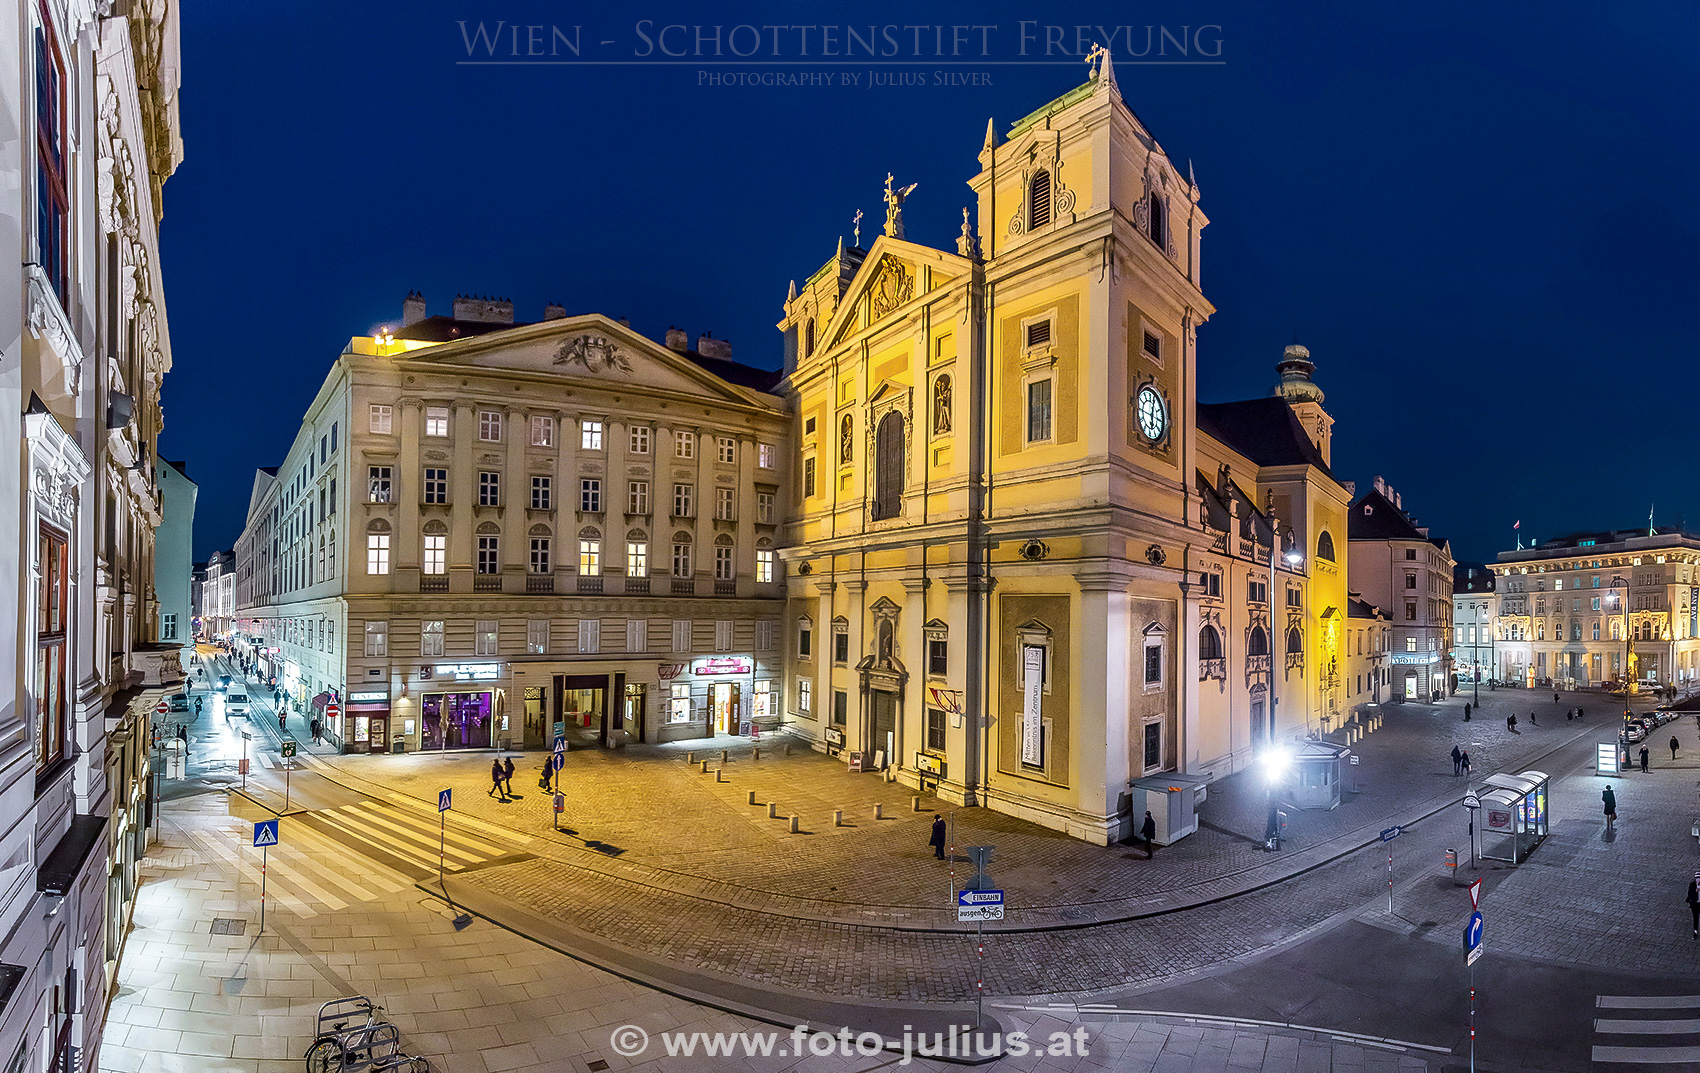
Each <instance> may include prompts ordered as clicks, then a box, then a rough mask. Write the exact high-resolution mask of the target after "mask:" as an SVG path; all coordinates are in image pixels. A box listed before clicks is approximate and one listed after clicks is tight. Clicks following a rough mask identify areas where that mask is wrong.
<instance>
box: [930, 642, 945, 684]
mask: <svg viewBox="0 0 1700 1073" xmlns="http://www.w3.org/2000/svg"><path fill="white" fill-rule="evenodd" d="M927 673H928V674H930V675H932V676H934V677H935V678H943V677H944V676H945V675H946V674H948V673H950V642H949V641H948V640H946V639H945V638H943V637H929V638H927Z"/></svg>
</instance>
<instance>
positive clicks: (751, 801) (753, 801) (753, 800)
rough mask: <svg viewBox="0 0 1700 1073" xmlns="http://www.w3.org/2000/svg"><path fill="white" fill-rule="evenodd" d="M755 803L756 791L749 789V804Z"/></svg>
mask: <svg viewBox="0 0 1700 1073" xmlns="http://www.w3.org/2000/svg"><path fill="white" fill-rule="evenodd" d="M755 803H756V792H755V791H754V790H751V791H750V804H752V805H753V804H755Z"/></svg>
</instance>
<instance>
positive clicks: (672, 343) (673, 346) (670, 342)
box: [667, 326, 690, 354]
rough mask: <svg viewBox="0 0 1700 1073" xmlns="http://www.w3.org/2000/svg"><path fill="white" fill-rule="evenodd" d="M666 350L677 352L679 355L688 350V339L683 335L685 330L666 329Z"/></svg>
mask: <svg viewBox="0 0 1700 1073" xmlns="http://www.w3.org/2000/svg"><path fill="white" fill-rule="evenodd" d="M667 349H668V350H677V351H678V352H679V353H681V354H683V353H684V352H685V351H686V350H689V349H690V339H689V337H688V336H686V335H685V329H683V328H674V327H671V326H669V327H668V329H667Z"/></svg>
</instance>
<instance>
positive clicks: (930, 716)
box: [927, 708, 945, 753]
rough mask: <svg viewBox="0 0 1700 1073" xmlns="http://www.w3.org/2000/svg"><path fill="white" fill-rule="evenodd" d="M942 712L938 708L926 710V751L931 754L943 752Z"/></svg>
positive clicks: (943, 722) (943, 719) (943, 720)
mask: <svg viewBox="0 0 1700 1073" xmlns="http://www.w3.org/2000/svg"><path fill="white" fill-rule="evenodd" d="M944 724H945V718H944V712H943V711H942V710H941V709H938V708H928V709H927V751H928V752H932V753H942V752H944Z"/></svg>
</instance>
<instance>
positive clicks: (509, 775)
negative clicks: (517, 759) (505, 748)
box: [502, 756, 514, 797]
mask: <svg viewBox="0 0 1700 1073" xmlns="http://www.w3.org/2000/svg"><path fill="white" fill-rule="evenodd" d="M502 793H504V794H506V795H507V796H509V797H512V796H514V758H513V757H511V756H510V757H508V758H507V759H506V760H504V761H502Z"/></svg>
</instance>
